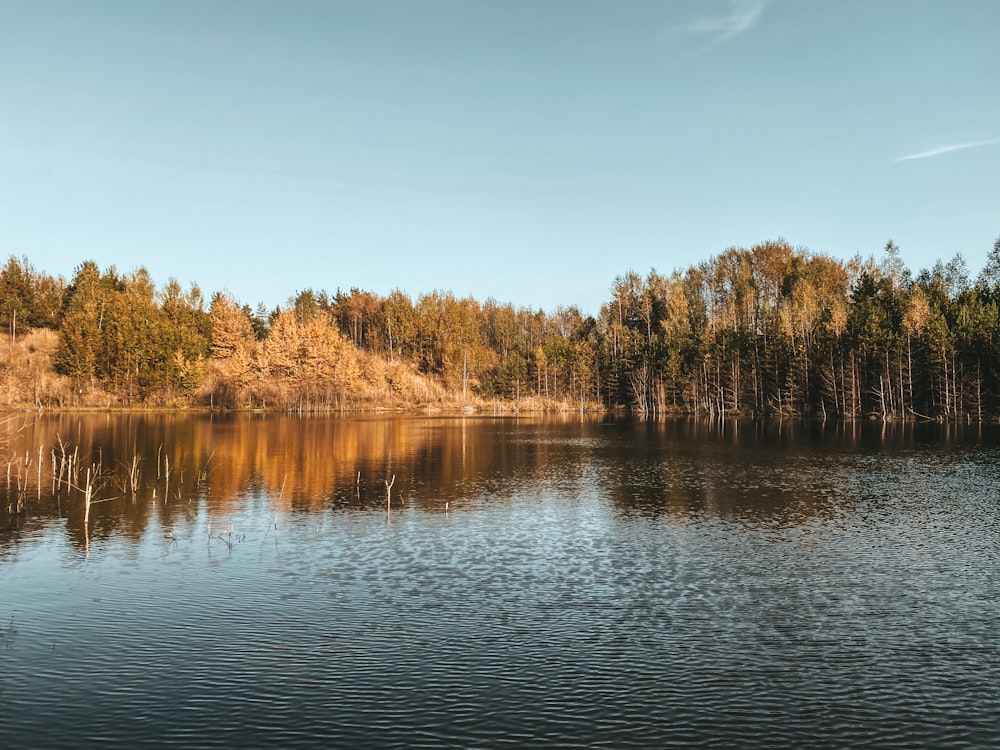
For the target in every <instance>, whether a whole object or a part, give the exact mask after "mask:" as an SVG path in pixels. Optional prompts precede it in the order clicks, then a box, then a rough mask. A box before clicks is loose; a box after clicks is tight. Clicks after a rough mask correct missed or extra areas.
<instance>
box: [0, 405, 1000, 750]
mask: <svg viewBox="0 0 1000 750" xmlns="http://www.w3.org/2000/svg"><path fill="white" fill-rule="evenodd" d="M74 419H76V420H78V421H73V419H70V420H68V421H67V420H66V419H63V418H58V419H57V418H52V420H51V422H52V424H50V425H48V426H45V425H36V426H35V428H34V432H33V436H34V437H35V438H43V439H46V440H50V439H52V436H53V435H54V434H56V432H57V431H59V433H60V434H61V435H62V436H63V438H64V439H66V437H65V436H66V435H67V434H71V433H72V434H74V436H75V437H74V439H76V440H78V441H79V444H80V445H81V446H82V450H85V451H86V452H87V455H93V454H94V453H95V452H96V453H99V454H101V455H103V456H104V460H105V462H106V463H109V464H111V463H112V462H114V461H119V460H124V459H127V458H128V457H129V456H130V455H131V454H130V451H135V450H140V449H141V455H142V459H143V461H142V465H143V467H144V476H145V477H146V484H144V486H143V490H142V492H140V493H139V496H138V497H137V498H136V499H135V501H134V502H133V501H132V499H131V498H130V497H128V496H127V495H126V496H124V497H120V498H119V499H117V500H113V501H109V502H107V503H102V504H101V505H98V506H94V508H93V509H92V513H91V521H90V524H89V525H88V526H84V525H83V523H82V518H83V517H82V511H81V509H80V507H79V501H80V499H79V497H78V496H77V495H75V494H73V493H66V492H65V491H63V492H60V493H58V494H57V495H51V493H49V494H46V492H43V497H42V500H41V501H40V502H39V501H37V500H36V501H35V502H34V503H32V504H31V506H30V508H29V512H28V513H26V514H24V515H23V516H21V517H18V518H16V519H12V520H11V522H10V523H9V524H8V526H10V527H13V528H7V530H6V531H4V532H3V537H2V541H0V627H3V628H5V629H4V631H3V632H2V633H0V695H2V697H3V700H4V706H5V709H4V710H6V711H7V714H6V718H5V721H4V722H3V724H2V725H0V741H3V742H2V744H3V745H4V746H7V745H8V744H9V745H10V746H26V743H28V740H29V739H30V741H31V742H30V743H29V744H33V745H35V746H45V747H79V746H95V747H96V746H101V747H102V748H117V747H122V748H124V747H135V746H138V745H142V744H143V743H146V744H155V745H160V746H170V745H176V746H182V747H190V746H202V747H211V746H219V747H223V746H225V747H231V746H234V745H236V746H261V745H270V746H280V747H310V746H352V747H353V746H382V747H384V746H395V747H402V746H409V745H412V744H413V738H414V737H418V738H422V741H424V742H425V744H430V745H453V746H472V745H479V746H495V745H497V744H500V742H501V741H507V740H510V739H511V738H512V737H514V738H519V739H521V740H523V743H524V744H552V743H554V742H561V743H563V744H567V745H573V744H577V745H593V744H605V745H610V746H615V747H660V746H675V745H685V744H686V745H689V746H704V745H705V744H708V743H710V742H715V743H716V744H723V745H726V746H736V745H739V746H747V747H754V746H756V747H773V746H802V745H805V744H817V743H816V739H817V738H821V739H822V740H823V742H819V743H818V744H826V745H828V746H850V745H857V744H859V743H862V742H863V744H868V745H875V746H878V745H879V744H880V740H881V741H882V743H881V744H882V745H883V746H890V747H891V746H900V747H902V746H941V745H947V744H949V743H954V742H955V741H958V740H962V741H968V742H970V743H971V744H979V745H980V746H986V744H988V742H987V741H988V740H989V739H991V738H994V737H995V717H996V715H997V712H998V710H1000V703H998V700H997V694H996V691H995V688H994V687H993V686H995V684H996V683H997V680H1000V652H998V651H997V647H996V638H995V636H996V632H997V628H998V627H1000V609H998V606H1000V605H998V603H997V600H996V596H995V594H996V590H997V585H998V583H1000V581H998V578H997V575H998V570H1000V566H998V565H997V557H996V554H997V549H998V548H1000V513H998V503H1000V499H998V493H997V489H996V488H997V487H998V482H997V480H998V479H1000V462H998V461H997V460H996V459H997V448H996V445H995V444H991V443H989V442H988V441H987V440H985V439H984V440H980V438H979V437H978V436H975V437H970V436H969V435H967V434H956V435H953V436H951V437H950V438H949V439H946V440H940V441H937V442H935V441H933V440H930V439H928V438H927V437H926V436H923V435H922V434H920V433H919V432H918V431H917V430H912V429H911V430H909V431H908V430H905V429H900V430H898V432H897V433H895V434H889V433H887V434H885V435H883V434H881V426H878V430H877V431H875V427H874V426H872V425H856V426H853V427H852V428H851V430H849V431H847V428H841V427H836V428H830V427H828V428H825V429H824V428H820V427H817V426H815V425H814V426H807V425H801V424H798V425H788V424H783V425H739V426H736V425H732V424H726V425H721V426H719V425H715V426H711V425H704V424H701V423H695V422H688V421H682V422H662V423H649V424H647V423H639V422H628V421H603V422H602V421H587V420H584V421H580V420H579V419H576V420H565V419H562V420H493V419H478V420H477V419H469V418H455V419H452V418H444V417H442V418H432V419H428V418H409V419H389V420H380V419H373V418H363V419H350V418H349V419H307V420H303V421H299V420H295V419H284V418H275V419H246V418H242V417H240V418H235V419H231V420H223V421H222V422H219V421H217V420H216V421H214V422H213V421H212V420H210V419H207V418H202V417H196V418H188V419H177V418H173V417H164V416H153V417H149V418H148V419H142V420H138V419H135V418H125V419H122V420H121V421H119V422H115V421H114V420H113V419H108V418H107V417H105V416H103V415H102V416H100V417H78V418H74ZM90 421H93V422H94V429H93V430H92V431H90V432H88V431H87V429H85V427H84V425H85V424H88V423H89V422H90ZM737 429H738V430H739V432H738V433H737ZM169 439H176V440H182V439H183V440H184V441H185V442H183V444H181V443H176V444H175V443H169V442H168V440H169ZM161 445H162V446H164V447H162V448H161ZM158 452H159V453H161V454H163V453H169V455H171V456H172V458H171V463H172V466H173V467H174V468H173V472H174V474H173V477H172V479H171V485H170V491H169V492H167V491H166V490H167V486H166V482H165V478H164V477H162V476H161V477H160V478H159V480H157V479H156V456H157V453H158ZM121 457H124V459H123V458H121ZM205 465H208V466H210V467H211V470H210V471H209V472H208V475H207V478H206V479H204V480H202V479H201V478H199V476H198V475H199V471H200V470H201V469H202V468H203V467H204V466H205ZM358 471H360V472H361V476H362V478H361V482H360V483H359V482H358V481H357V472H358ZM182 472H183V474H184V479H183V480H182V479H181V474H182ZM161 473H162V464H161ZM393 473H394V474H396V477H397V479H396V484H395V485H394V486H393V491H392V499H393V500H392V506H391V508H390V509H389V511H388V514H387V512H386V507H385V486H384V480H385V479H386V478H388V476H391V474H393ZM387 475H388V476H387ZM192 477H194V479H192ZM43 489H45V488H43ZM154 489H155V490H156V494H155V497H154V495H153V491H154ZM116 491H117V490H116ZM60 514H62V516H63V517H60ZM387 516H388V517H387ZM230 524H231V525H232V531H231V532H230V531H229V528H230Z"/></svg>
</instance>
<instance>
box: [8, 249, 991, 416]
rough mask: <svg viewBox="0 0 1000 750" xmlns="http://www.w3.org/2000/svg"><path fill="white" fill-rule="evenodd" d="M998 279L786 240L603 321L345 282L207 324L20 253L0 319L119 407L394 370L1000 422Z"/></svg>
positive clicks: (355, 389)
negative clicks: (330, 291) (67, 278)
mask: <svg viewBox="0 0 1000 750" xmlns="http://www.w3.org/2000/svg"><path fill="white" fill-rule="evenodd" d="M998 269H1000V239H998V240H997V242H996V243H995V245H994V247H993V249H992V251H991V253H990V255H989V258H988V260H987V264H986V266H985V267H984V269H983V271H982V273H981V274H980V275H979V276H978V278H977V279H976V283H975V285H974V286H973V285H972V284H971V282H970V279H969V273H968V269H967V267H966V263H965V261H964V260H963V259H962V257H961V256H960V255H956V256H954V257H953V258H952V259H951V260H950V261H948V262H947V263H942V262H940V261H939V262H938V263H936V264H935V265H934V266H933V267H932V268H931V269H929V270H922V271H920V272H919V273H918V274H917V275H916V276H913V275H911V273H910V271H909V270H908V269H906V268H905V266H904V265H903V264H902V260H901V257H900V252H899V248H898V247H897V246H896V245H895V244H894V243H892V242H891V241H890V242H889V243H888V244H887V245H886V247H885V252H884V255H883V257H882V258H881V260H878V261H876V260H875V259H874V258H869V259H867V260H862V259H860V258H856V259H852V260H851V261H850V262H848V263H842V262H840V261H837V260H834V259H832V258H830V257H828V256H825V255H822V254H817V253H811V252H809V251H807V250H802V249H795V248H792V247H791V246H790V245H788V244H787V243H785V242H784V241H781V240H777V241H772V242H766V243H762V244H760V245H756V246H754V247H752V248H749V249H745V248H729V249H727V250H725V251H724V252H722V253H721V254H720V255H718V256H716V257H714V258H711V259H709V260H706V261H704V262H701V263H698V264H696V265H692V266H690V267H688V268H687V269H683V270H677V271H674V272H673V273H672V274H670V275H669V276H664V275H661V274H658V273H657V272H656V271H655V270H651V271H650V272H649V273H648V274H647V275H646V276H645V277H643V276H640V275H639V274H637V273H635V272H634V271H629V272H627V273H626V274H624V275H623V276H620V277H618V278H617V279H615V281H614V283H613V285H612V287H611V295H610V299H609V301H608V302H607V303H606V304H605V305H604V306H603V307H602V309H601V311H600V315H599V316H598V317H597V318H596V319H594V318H589V317H585V316H583V315H582V314H581V313H580V311H579V310H577V309H575V308H558V309H556V310H555V311H552V312H550V313H545V312H543V311H536V310H531V309H526V308H519V309H515V308H514V307H513V306H511V305H504V304H500V303H497V302H496V301H495V300H492V299H489V300H487V301H486V302H485V303H482V304H481V303H479V302H478V301H476V300H474V299H472V298H457V297H455V296H454V295H453V294H451V293H450V292H432V293H429V294H424V295H421V296H420V297H419V298H418V299H417V300H416V302H414V301H413V300H412V299H411V298H410V297H408V296H407V295H406V294H405V293H403V292H402V291H400V290H395V291H393V292H392V293H391V294H389V295H388V296H387V297H380V296H378V295H376V294H373V293H371V292H366V291H362V290H359V289H356V288H355V289H351V290H350V292H349V293H347V294H344V293H342V292H339V291H338V292H337V294H336V295H334V297H332V298H331V297H330V296H329V295H327V294H326V293H325V292H323V291H319V292H317V291H314V290H312V289H306V290H304V291H301V292H298V293H297V294H296V295H295V296H294V297H292V298H291V299H290V300H289V302H288V305H287V307H286V308H275V310H273V311H271V312H268V311H267V310H266V308H264V307H263V305H260V306H258V308H257V310H256V311H253V310H251V308H250V307H249V306H248V305H240V304H239V303H237V302H236V301H235V300H233V299H231V298H230V297H228V296H226V295H223V294H216V295H215V296H213V298H212V304H211V307H210V310H208V311H206V310H205V303H204V299H203V297H202V294H201V291H200V290H199V289H198V287H197V286H192V287H191V288H190V289H189V290H187V291H185V290H184V289H182V288H181V286H180V285H179V284H178V283H177V282H176V281H175V280H173V279H170V280H169V281H168V282H167V284H166V285H165V286H164V287H163V288H162V289H161V290H159V291H157V290H156V288H155V286H154V284H153V282H152V280H151V279H150V277H149V274H148V273H147V272H146V271H145V270H144V269H141V268H140V269H138V270H136V271H133V272H131V273H129V274H126V275H120V274H119V273H118V272H117V271H116V270H115V269H114V268H109V269H108V270H107V271H105V272H103V273H102V272H101V270H100V269H99V268H98V266H97V264H96V263H94V262H93V261H87V262H85V263H83V264H81V265H80V266H79V267H78V268H77V269H76V271H75V273H74V276H73V279H72V280H71V282H70V284H69V285H66V284H64V283H63V282H62V281H60V280H56V279H52V278H51V277H48V276H46V275H44V274H40V273H38V272H36V271H35V270H34V269H33V268H32V267H31V266H30V264H29V263H28V262H27V260H26V259H23V260H18V259H16V258H11V259H9V261H8V262H7V265H6V266H5V267H4V268H3V270H2V271H0V315H2V316H4V317H3V319H4V320H5V322H6V323H7V324H8V325H9V326H11V328H13V327H14V326H15V325H22V324H23V325H25V326H29V325H34V326H43V325H54V326H57V327H58V330H59V348H58V351H57V353H56V357H55V366H56V368H57V370H58V371H59V372H60V373H63V374H65V375H67V376H69V377H70V378H71V379H72V380H73V382H74V384H75V386H76V387H79V388H81V389H82V388H83V387H85V386H100V387H102V388H104V389H105V390H107V391H110V392H111V393H113V394H115V395H117V397H118V398H119V399H120V400H121V401H122V402H123V403H132V402H136V401H148V400H150V399H169V398H175V397H176V398H182V399H188V400H191V399H195V398H198V394H199V393H206V394H208V393H211V394H212V395H211V398H212V402H213V403H226V404H229V405H234V406H240V405H245V404H248V403H267V402H268V401H269V400H270V402H271V403H274V402H276V401H277V402H279V403H283V404H292V403H296V404H298V405H300V406H301V405H302V404H303V403H306V402H308V403H312V404H330V403H341V402H342V401H343V399H350V398H353V397H355V396H357V395H358V394H361V393H362V392H364V389H365V388H366V385H365V384H366V383H374V382H376V380H377V379H378V378H380V377H383V376H385V373H386V372H388V371H387V369H386V368H387V367H389V365H390V363H391V365H392V367H393V368H395V369H393V370H392V372H393V373H394V374H393V375H392V376H389V379H388V380H387V381H386V382H387V383H388V385H387V386H385V388H386V389H387V390H386V392H389V391H393V392H394V390H393V389H395V388H396V385H393V383H394V382H397V381H393V379H392V378H394V377H399V375H400V373H402V372H406V371H408V372H411V373H416V372H417V371H419V372H420V373H423V374H424V376H426V377H427V378H431V379H432V380H434V381H436V382H438V383H440V384H442V385H443V386H445V387H446V388H447V390H448V392H450V393H451V395H452V397H453V398H461V399H472V398H476V397H480V398H501V399H513V400H519V399H524V398H528V397H534V396H541V397H544V398H547V399H551V400H553V401H559V402H563V403H567V402H569V403H578V402H579V403H588V402H589V403H595V402H600V403H604V404H607V405H610V406H628V407H631V408H632V409H635V410H638V411H641V412H644V413H647V414H657V413H665V412H670V411H676V412H683V413H693V414H707V415H716V416H721V415H726V414H733V413H739V414H754V415H767V414H817V415H824V416H830V415H832V416H840V417H848V418H852V417H862V416H869V417H881V418H886V419H888V418H902V417H907V418H908V417H914V416H918V417H928V416H929V417H946V418H951V417H959V416H972V415H975V416H977V417H979V418H983V417H984V416H996V415H1000V313H998V308H1000V281H998V279H1000V270H998ZM378 362H381V363H382V364H381V365H379V364H377V363H378ZM400 367H404V368H409V370H400V369H399V368H400ZM379 373H382V375H380V374H379ZM413 377H417V376H416V375H415V374H414V376H413ZM425 392H426V391H425ZM206 398H207V396H206Z"/></svg>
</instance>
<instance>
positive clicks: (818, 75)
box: [0, 0, 1000, 313]
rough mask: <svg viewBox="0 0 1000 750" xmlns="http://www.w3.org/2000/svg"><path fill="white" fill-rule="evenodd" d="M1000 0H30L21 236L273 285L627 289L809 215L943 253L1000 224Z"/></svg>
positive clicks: (18, 87) (771, 234)
mask: <svg viewBox="0 0 1000 750" xmlns="http://www.w3.org/2000/svg"><path fill="white" fill-rule="evenodd" d="M998 31H1000V3H998V2H993V1H992V0H981V1H979V2H970V1H969V0H952V1H950V2H930V1H927V2H911V1H909V0H906V1H901V2H895V1H894V0H878V1H876V2H872V1H871V0H861V1H858V2H855V1H854V0H844V1H842V2H836V3H825V2H805V1H803V0H770V2H766V1H765V0H745V1H732V0H697V1H694V2H679V1H678V2H667V1H665V0H650V1H646V0H631V1H630V0H622V1H620V2H612V1H610V0H609V1H607V2H596V1H593V0H534V1H533V2H522V1H520V0H495V1H493V0H362V1H359V2H353V1H349V0H340V1H338V0H208V1H204V0H194V1H192V2H185V1H184V0H175V1H171V2H166V1H164V2H157V1H155V0H145V1H144V2H135V0H123V1H121V2H110V1H108V0H88V1H87V2H77V1H76V0H71V1H69V2H57V1H55V0H32V2H3V3H0V254H2V255H4V256H6V255H11V254H13V255H17V256H21V255H26V256H27V257H28V258H29V259H30V260H31V262H32V263H33V264H34V265H35V266H36V267H37V268H39V269H41V270H45V271H48V272H49V273H53V274H62V275H64V276H66V277H67V278H68V277H70V276H71V275H72V272H73V268H74V266H76V265H77V264H79V263H80V262H81V261H83V260H85V259H89V258H92V259H94V260H96V261H97V262H98V263H99V264H100V265H101V266H102V267H107V266H109V265H112V264H114V265H116V266H117V267H118V269H119V270H121V271H127V270H131V269H133V268H135V267H138V266H140V265H143V266H145V267H146V268H148V269H149V271H150V272H151V273H152V275H153V278H154V280H155V281H157V282H158V283H159V284H163V283H164V282H166V281H167V279H168V278H170V277H174V278H176V279H178V280H179V281H180V282H181V283H182V284H185V285H187V284H188V283H190V282H192V281H197V282H198V283H199V284H200V285H201V287H202V289H203V291H204V292H205V293H206V294H208V293H210V292H214V291H217V290H222V289H224V290H227V291H229V292H230V293H232V294H233V295H234V296H235V297H236V298H237V299H239V300H240V301H241V302H247V303H249V304H251V305H256V303H257V302H260V301H263V302H264V303H265V304H267V305H268V306H269V307H271V306H274V305H276V304H281V303H284V302H285V301H286V300H287V298H288V297H289V296H291V295H293V294H294V293H295V292H296V291H298V290H301V289H304V288H307V287H312V288H315V289H326V290H328V291H330V292H333V291H334V290H336V289H337V288H341V289H345V290H346V289H349V288H351V287H355V286H356V287H360V288H363V289H369V290H371V291H375V292H378V293H381V294H387V293H388V292H390V291H391V290H393V289H395V288H400V289H403V290H404V291H406V292H408V293H409V294H410V295H411V296H413V297H416V296H417V295H418V294H420V293H423V292H429V291H432V290H435V289H439V290H447V291H452V292H453V293H455V294H456V295H459V296H465V295H473V296H475V297H476V298H477V299H479V300H481V301H483V300H485V299H487V298H488V297H493V298H495V299H497V300H499V301H501V302H513V303H514V304H516V305H524V306H530V307H533V308H543V309H546V310H552V309H553V308H555V307H556V306H557V305H565V306H569V305H577V306H579V307H580V308H581V309H582V310H584V311H585V312H589V313H597V312H598V310H599V308H600V305H601V304H602V302H604V301H606V300H607V299H608V298H609V294H610V293H609V289H610V286H611V284H612V283H613V281H614V278H615V277H616V276H617V275H620V274H623V273H625V272H626V271H628V270H630V269H634V270H636V271H638V272H640V273H645V272H646V271H648V270H649V269H650V268H654V267H655V268H656V269H657V270H658V271H660V272H664V273H666V272H669V271H671V270H673V269H675V268H685V267H687V266H688V265H689V264H691V263H694V262H698V261H701V260H706V259H708V258H709V257H711V256H712V255H715V254H717V253H719V252H721V251H722V250H724V249H725V248H727V247H731V246H742V247H750V246H752V245H753V244H755V243H758V242H761V241H764V240H768V239H774V238H778V237H782V238H784V239H786V240H787V241H788V242H790V243H791V244H792V245H794V246H801V247H805V248H808V249H809V250H812V251H815V252H823V253H827V254H830V255H833V256H835V257H839V258H844V259H846V258H850V257H851V256H854V255H855V254H858V253H860V254H861V255H864V256H867V255H869V254H876V255H877V254H879V253H880V252H881V249H882V247H883V246H884V245H885V243H886V242H887V241H888V240H889V239H890V238H892V239H893V240H894V241H895V243H896V244H897V245H898V246H899V247H900V248H901V253H902V257H903V259H904V260H905V262H906V264H907V265H908V266H909V267H910V268H911V269H912V270H914V271H917V270H919V269H920V268H924V267H930V266H931V265H933V263H934V262H935V261H936V260H937V259H941V260H944V261H947V260H948V259H950V258H951V257H952V256H953V255H954V254H955V253H961V254H962V255H963V256H964V257H965V259H966V261H967V262H968V266H969V269H970V271H971V272H972V273H973V274H975V273H977V272H978V270H979V269H980V268H981V266H982V264H983V261H984V260H985V257H986V253H987V252H988V251H989V249H990V248H991V247H992V245H993V242H994V240H995V239H996V238H997V237H998V236H1000V179H998V175H1000V44H998V43H997V32H998Z"/></svg>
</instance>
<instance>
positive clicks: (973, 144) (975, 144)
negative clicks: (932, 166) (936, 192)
mask: <svg viewBox="0 0 1000 750" xmlns="http://www.w3.org/2000/svg"><path fill="white" fill-rule="evenodd" d="M998 143H1000V141H969V142H968V143H952V144H950V145H948V146H938V147H937V148H932V149H929V150H928V151H921V152H920V153H917V154H909V155H908V156H900V157H899V158H897V159H893V162H900V161H912V160H914V159H929V158H931V157H932V156H941V154H950V153H951V152H952V151H964V150H965V149H967V148H980V147H982V146H995V145H996V144H998Z"/></svg>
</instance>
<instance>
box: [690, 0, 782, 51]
mask: <svg viewBox="0 0 1000 750" xmlns="http://www.w3.org/2000/svg"><path fill="white" fill-rule="evenodd" d="M768 2H769V0H729V12H728V13H727V14H726V15H724V16H706V17H704V18H699V19H698V20H696V21H693V22H691V23H690V24H689V25H688V26H687V27H686V28H687V31H689V32H691V33H694V34H706V35H709V36H713V37H715V38H714V40H713V43H715V44H719V43H721V42H725V41H728V40H730V39H732V38H733V37H735V36H739V35H740V34H742V33H743V32H744V31H747V30H749V29H752V28H753V27H754V26H756V25H757V22H758V21H759V20H760V17H761V14H762V13H763V12H764V8H766V7H767V3H768Z"/></svg>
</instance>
